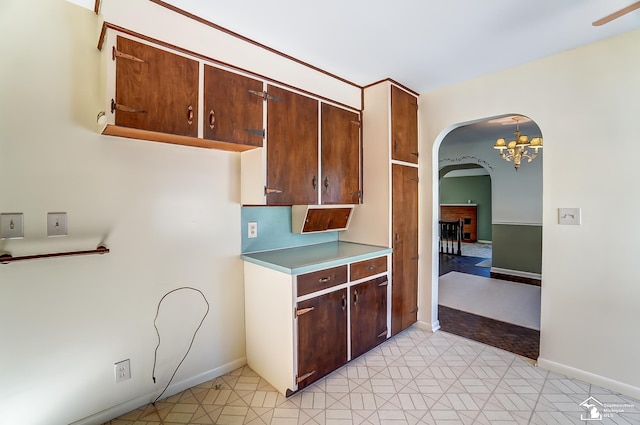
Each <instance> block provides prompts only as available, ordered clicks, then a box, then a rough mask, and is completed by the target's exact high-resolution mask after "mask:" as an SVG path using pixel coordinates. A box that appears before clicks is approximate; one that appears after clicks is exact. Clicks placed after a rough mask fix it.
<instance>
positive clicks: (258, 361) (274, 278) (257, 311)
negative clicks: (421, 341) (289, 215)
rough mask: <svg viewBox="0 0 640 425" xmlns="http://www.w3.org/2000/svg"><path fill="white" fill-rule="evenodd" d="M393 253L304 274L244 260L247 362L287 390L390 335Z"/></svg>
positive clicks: (305, 383)
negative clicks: (390, 272) (293, 273)
mask: <svg viewBox="0 0 640 425" xmlns="http://www.w3.org/2000/svg"><path fill="white" fill-rule="evenodd" d="M389 262H390V258H389V255H384V256H381V257H377V258H374V259H370V260H364V261H359V262H354V263H348V264H345V265H343V266H338V267H334V268H330V269H325V270H319V271H314V272H311V273H307V274H303V275H289V274H286V273H283V272H279V271H277V270H273V269H270V268H267V267H264V266H260V265H257V264H254V263H250V262H245V326H246V334H247V364H248V365H249V367H250V368H252V369H253V370H254V371H255V372H256V373H258V374H259V375H260V376H262V377H263V378H264V379H266V380H267V381H268V382H269V383H270V384H271V385H273V386H274V387H275V388H276V389H277V390H278V391H280V392H281V393H282V394H284V395H287V396H288V395H291V394H293V393H294V392H296V391H298V390H300V389H302V388H305V387H307V386H309V385H310V384H312V383H313V382H315V381H317V380H318V379H320V378H322V377H324V376H326V375H327V374H329V373H331V372H333V371H334V370H336V369H338V368H339V367H341V366H343V365H344V364H346V363H347V362H348V361H350V360H351V359H354V358H356V357H358V356H360V355H362V354H364V353H366V352H367V351H369V350H371V349H372V348H374V347H375V346H377V345H378V344H380V343H382V342H384V341H385V340H386V339H387V338H388V337H389V336H390V332H389V329H390V318H391V316H390V311H389V309H390V306H389V302H388V300H389V297H390V295H391V293H390V287H389V285H388V278H389V276H388V273H389V272H388V269H389V267H388V263H389Z"/></svg>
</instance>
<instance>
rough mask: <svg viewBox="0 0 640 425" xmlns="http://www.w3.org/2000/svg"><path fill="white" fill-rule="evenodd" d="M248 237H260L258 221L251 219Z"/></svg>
mask: <svg viewBox="0 0 640 425" xmlns="http://www.w3.org/2000/svg"><path fill="white" fill-rule="evenodd" d="M247 227H248V228H247V237H248V238H257V237H258V223H257V222H255V221H250V222H249V225H248V226H247Z"/></svg>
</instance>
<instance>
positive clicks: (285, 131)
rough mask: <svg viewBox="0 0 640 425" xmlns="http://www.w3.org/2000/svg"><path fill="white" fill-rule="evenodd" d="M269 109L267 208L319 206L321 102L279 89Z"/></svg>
mask: <svg viewBox="0 0 640 425" xmlns="http://www.w3.org/2000/svg"><path fill="white" fill-rule="evenodd" d="M267 92H268V93H269V94H270V95H271V96H273V97H275V98H277V99H274V100H269V105H268V107H267V189H266V191H267V205H293V204H317V203H318V191H317V185H318V101H317V100H315V99H311V98H309V97H306V96H303V95H301V94H297V93H293V92H291V91H289V90H285V89H282V88H279V87H275V86H268V88H267Z"/></svg>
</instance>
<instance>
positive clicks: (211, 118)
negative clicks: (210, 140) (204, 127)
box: [209, 109, 216, 130]
mask: <svg viewBox="0 0 640 425" xmlns="http://www.w3.org/2000/svg"><path fill="white" fill-rule="evenodd" d="M215 127H216V113H215V112H214V111H213V109H212V110H211V111H209V128H210V129H211V130H213V129H214V128H215Z"/></svg>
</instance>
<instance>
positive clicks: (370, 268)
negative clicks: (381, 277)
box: [367, 266, 376, 270]
mask: <svg viewBox="0 0 640 425" xmlns="http://www.w3.org/2000/svg"><path fill="white" fill-rule="evenodd" d="M375 268H376V266H369V267H367V270H373V269H375Z"/></svg>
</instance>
